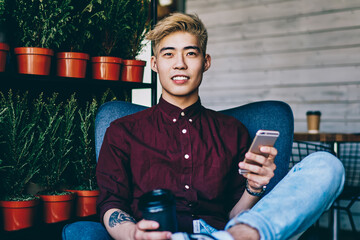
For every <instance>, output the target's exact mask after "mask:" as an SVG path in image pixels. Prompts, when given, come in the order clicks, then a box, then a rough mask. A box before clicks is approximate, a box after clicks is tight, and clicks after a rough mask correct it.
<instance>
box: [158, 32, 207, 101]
mask: <svg viewBox="0 0 360 240" xmlns="http://www.w3.org/2000/svg"><path fill="white" fill-rule="evenodd" d="M210 64H211V58H210V56H209V55H206V56H205V57H204V55H203V53H202V52H201V49H200V45H199V40H198V38H197V37H196V36H194V35H192V34H190V33H187V32H174V33H172V34H170V35H168V36H166V37H165V38H163V39H162V40H161V41H160V44H159V46H158V48H157V52H156V53H155V56H153V57H152V58H151V68H152V70H153V71H155V72H157V73H158V74H159V79H160V83H161V85H162V87H163V90H162V96H163V98H164V99H165V100H168V101H171V100H177V99H178V100H179V99H182V100H190V101H196V100H197V99H198V88H199V86H200V83H201V80H202V75H203V72H205V71H206V70H207V69H209V67H210Z"/></svg>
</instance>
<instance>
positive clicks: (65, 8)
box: [11, 0, 73, 48]
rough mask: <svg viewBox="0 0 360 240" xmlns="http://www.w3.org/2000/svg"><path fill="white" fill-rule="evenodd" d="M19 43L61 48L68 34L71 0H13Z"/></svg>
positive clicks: (19, 44)
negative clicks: (65, 30)
mask: <svg viewBox="0 0 360 240" xmlns="http://www.w3.org/2000/svg"><path fill="white" fill-rule="evenodd" d="M11 4H12V6H13V10H12V18H13V20H14V24H15V28H16V29H15V30H14V31H13V32H14V34H15V38H16V45H17V46H21V47H43V48H58V47H59V46H60V45H61V44H62V43H63V42H64V41H65V40H66V38H67V37H68V36H67V35H66V34H65V32H64V29H66V28H67V27H69V25H68V24H69V22H70V21H71V19H72V16H71V13H72V10H73V6H71V0H13V2H12V3H11Z"/></svg>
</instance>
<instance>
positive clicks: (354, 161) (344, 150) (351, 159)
mask: <svg viewBox="0 0 360 240" xmlns="http://www.w3.org/2000/svg"><path fill="white" fill-rule="evenodd" d="M338 157H339V159H340V160H341V162H342V163H343V165H344V168H345V187H352V188H357V192H360V189H359V188H360V142H347V143H340V144H339V152H338Z"/></svg>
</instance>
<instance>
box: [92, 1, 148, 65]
mask: <svg viewBox="0 0 360 240" xmlns="http://www.w3.org/2000/svg"><path fill="white" fill-rule="evenodd" d="M94 6H95V8H96V9H97V10H96V12H98V13H99V17H98V18H96V24H95V26H94V29H93V31H94V33H95V36H96V37H95V39H94V46H95V48H94V50H95V52H94V53H93V55H98V56H103V55H105V56H115V57H121V58H124V59H127V58H134V56H136V55H137V54H138V53H139V52H140V50H141V48H142V47H143V46H142V45H141V41H142V40H143V39H144V35H145V33H146V32H147V31H148V30H149V26H150V25H149V22H148V21H147V20H148V13H149V1H148V0H102V1H101V3H100V4H95V5H94Z"/></svg>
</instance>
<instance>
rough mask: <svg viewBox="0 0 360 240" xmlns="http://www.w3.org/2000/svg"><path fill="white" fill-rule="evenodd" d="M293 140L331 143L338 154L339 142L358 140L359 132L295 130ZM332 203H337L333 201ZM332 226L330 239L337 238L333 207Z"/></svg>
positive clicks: (335, 212)
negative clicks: (308, 131)
mask: <svg viewBox="0 0 360 240" xmlns="http://www.w3.org/2000/svg"><path fill="white" fill-rule="evenodd" d="M294 141H302V142H323V143H327V144H331V146H332V147H333V150H334V152H335V154H338V150H339V143H344V142H360V133H322V132H320V133H315V134H314V133H307V132H296V133H294ZM334 204H338V203H337V202H334ZM332 217H333V226H332V239H333V240H337V239H338V218H339V216H338V210H337V209H336V208H334V211H333V213H332Z"/></svg>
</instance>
